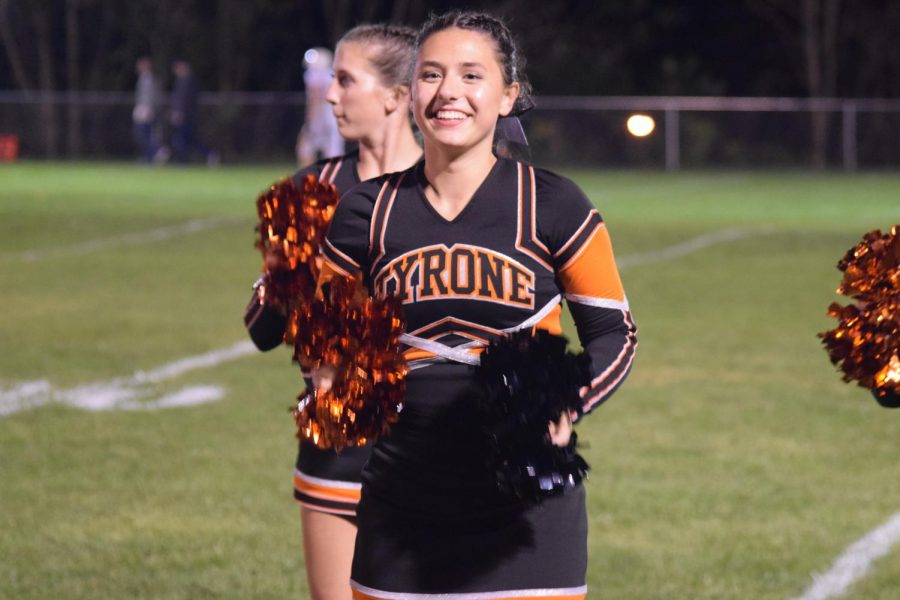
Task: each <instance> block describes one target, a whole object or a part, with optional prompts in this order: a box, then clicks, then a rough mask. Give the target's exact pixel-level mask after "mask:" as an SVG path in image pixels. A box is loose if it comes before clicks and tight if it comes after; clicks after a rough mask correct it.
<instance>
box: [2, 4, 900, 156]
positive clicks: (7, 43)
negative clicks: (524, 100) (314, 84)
mask: <svg viewBox="0 0 900 600" xmlns="http://www.w3.org/2000/svg"><path fill="white" fill-rule="evenodd" d="M448 8H478V9H485V10H489V11H491V12H494V13H496V14H500V15H503V16H505V17H506V18H507V20H508V22H509V23H510V25H511V27H512V28H513V30H514V31H515V32H516V33H517V35H518V36H519V38H520V40H521V42H522V46H523V49H524V52H525V54H526V56H527V57H528V60H529V68H528V73H529V76H530V78H531V80H532V82H533V84H534V86H535V89H536V92H537V93H538V94H539V95H540V94H545V95H551V94H552V95H573V94H586V95H661V94H665V95H747V96H758V95H773V96H810V97H820V96H826V97H830V96H841V97H894V98H896V97H900V44H897V43H896V40H895V38H896V37H897V34H896V32H898V31H900V2H897V0H729V1H719V2H716V1H713V0H693V1H692V0H605V1H603V2H596V1H594V0H554V1H547V0H481V1H478V0H473V1H468V2H448V1H444V0H368V1H365V0H128V1H125V2H123V1H122V0H0V47H2V49H3V52H2V53H0V90H10V89H20V90H56V91H60V90H103V91H129V90H131V89H132V87H133V85H134V60H135V58H136V57H138V56H141V55H148V56H150V57H152V59H153V61H154V64H155V67H156V71H157V72H158V74H160V75H163V76H164V79H163V81H164V82H165V81H166V80H165V78H166V77H170V74H169V65H171V63H172V61H173V60H174V59H176V58H184V59H186V60H188V61H190V62H191V63H192V64H193V65H194V69H195V72H196V74H197V76H198V77H199V79H200V81H201V83H202V86H203V88H204V89H205V90H208V91H234V90H246V91H296V90H299V89H301V88H302V65H301V58H302V55H303V52H304V50H305V49H307V48H309V47H311V46H315V45H324V46H333V44H334V42H335V40H336V39H337V38H339V37H340V35H341V33H342V32H343V31H345V30H346V29H348V28H349V27H352V26H353V25H355V24H357V23H360V22H371V21H391V22H396V23H405V24H410V25H417V24H419V23H421V22H422V20H423V19H424V18H425V17H426V16H427V14H428V13H429V12H431V11H442V10H446V9H448ZM79 110H80V109H79V108H78V106H77V105H72V106H67V107H66V109H65V111H66V112H62V113H61V112H60V111H58V110H54V108H53V106H51V105H49V104H47V105H45V106H42V108H41V111H42V115H41V120H42V122H43V123H44V124H45V126H46V128H47V131H48V134H47V135H48V136H50V137H51V139H47V140H46V142H47V144H48V147H53V148H59V147H63V144H64V146H65V147H67V148H69V149H72V148H77V147H78V145H79V143H80V141H79V139H78V135H79V133H78V128H74V127H73V128H65V130H66V132H67V133H66V136H67V139H65V140H57V139H52V136H53V135H55V133H54V132H56V131H58V130H61V129H62V128H59V127H56V126H55V124H56V123H58V122H59V121H60V120H61V119H66V120H67V121H68V122H75V121H77V119H78V111H79ZM811 118H813V119H814V120H815V119H818V121H816V122H814V123H813V124H812V125H813V128H812V131H813V135H814V137H815V138H816V140H815V141H816V144H815V145H816V146H819V147H824V143H823V140H824V138H825V136H827V131H826V124H825V120H824V116H818V117H817V116H813V117H811Z"/></svg>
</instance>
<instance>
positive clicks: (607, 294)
mask: <svg viewBox="0 0 900 600" xmlns="http://www.w3.org/2000/svg"><path fill="white" fill-rule="evenodd" d="M558 276H559V278H560V281H561V282H562V284H563V288H564V289H565V290H566V293H568V294H575V295H576V296H588V297H592V298H606V299H610V300H617V301H619V302H625V290H624V289H623V288H622V280H621V279H619V270H618V268H617V267H616V260H615V258H614V256H613V251H612V243H611V242H610V240H609V233H608V232H607V231H606V227H604V226H603V225H602V223H601V224H600V225H598V226H597V228H596V229H595V230H594V232H593V233H592V234H591V237H590V238H589V239H588V241H587V242H585V244H584V245H583V246H582V247H581V248H579V249H578V252H576V253H575V255H574V256H573V257H572V258H571V259H570V260H569V261H568V262H567V263H566V264H565V265H564V266H563V267H562V268H561V269H560V270H559V271H558Z"/></svg>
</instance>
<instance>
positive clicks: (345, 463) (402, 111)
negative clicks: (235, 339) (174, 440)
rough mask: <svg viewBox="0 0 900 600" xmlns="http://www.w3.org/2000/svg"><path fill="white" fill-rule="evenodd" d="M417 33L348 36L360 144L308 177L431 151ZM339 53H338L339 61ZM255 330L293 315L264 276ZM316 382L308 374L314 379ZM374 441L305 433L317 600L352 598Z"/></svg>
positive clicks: (344, 55) (371, 30)
mask: <svg viewBox="0 0 900 600" xmlns="http://www.w3.org/2000/svg"><path fill="white" fill-rule="evenodd" d="M415 36H416V33H415V31H414V30H412V29H409V28H407V27H398V26H393V25H360V26H358V27H355V28H354V29H351V30H350V31H348V32H347V33H346V34H345V35H344V36H343V37H342V38H341V40H340V41H339V42H338V44H337V47H336V51H335V59H334V77H333V78H332V77H331V76H330V75H329V83H328V86H326V89H325V90H324V91H323V95H322V97H323V99H325V100H327V104H326V106H327V108H328V114H329V117H330V119H331V120H332V121H335V119H336V123H337V128H338V129H339V132H340V135H341V136H343V138H344V139H347V140H350V141H354V142H356V143H357V144H358V149H357V150H354V151H352V152H349V153H347V154H344V155H340V156H335V157H332V158H328V159H324V160H321V161H319V162H316V163H313V164H310V165H307V166H305V167H304V168H302V169H300V170H299V171H298V172H297V173H296V174H294V176H293V179H294V182H295V183H296V184H298V185H301V182H302V181H303V179H304V178H305V177H306V176H307V175H309V174H312V175H314V176H315V177H317V178H318V179H319V180H320V181H325V182H328V183H331V184H333V185H334V186H335V187H336V188H337V190H338V192H339V193H343V192H346V191H347V190H348V189H350V188H352V187H353V186H355V185H357V184H358V183H360V182H361V181H364V180H367V179H371V178H373V177H377V176H379V175H382V174H384V173H393V172H396V171H402V170H404V169H407V168H409V167H411V166H412V165H414V164H415V163H416V162H418V161H419V159H420V158H421V157H422V149H421V148H420V147H419V145H418V142H417V141H416V138H415V136H414V135H413V129H412V123H411V119H410V84H409V74H410V70H411V68H412V60H413V52H414V43H415ZM329 62H330V61H329ZM244 324H245V326H246V327H247V331H248V333H249V334H250V338H251V339H252V340H253V342H254V343H255V344H256V346H257V347H258V348H259V349H260V350H263V351H266V350H271V349H272V348H275V347H277V346H280V345H281V343H282V340H283V337H284V331H285V327H286V324H287V316H286V315H284V314H281V313H279V312H278V311H277V310H276V309H275V308H274V307H272V306H269V305H266V304H265V289H264V288H263V287H262V286H261V285H259V283H258V284H257V289H256V291H255V293H254V294H253V296H252V298H251V300H250V304H249V305H248V306H247V309H246V311H245V313H244ZM310 385H311V382H310V381H309V380H308V379H307V387H309V386H310ZM370 452H371V446H364V447H362V448H354V447H350V448H344V449H343V450H342V451H341V452H340V454H337V453H336V452H335V451H334V450H322V449H319V448H317V447H316V446H315V445H314V444H312V443H310V442H305V441H302V442H300V447H299V452H298V455H297V462H296V468H295V470H294V477H293V480H294V498H295V499H296V500H297V502H298V503H299V504H300V517H301V526H302V531H303V550H304V558H305V562H306V573H307V578H308V581H309V589H310V595H311V597H312V598H313V600H344V599H349V598H350V597H351V591H350V583H349V581H350V564H351V561H352V558H353V546H354V541H355V539H356V504H357V502H358V501H359V490H360V487H361V484H360V472H361V471H362V467H363V464H365V462H366V460H367V459H368V457H369V454H370Z"/></svg>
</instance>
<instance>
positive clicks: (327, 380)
mask: <svg viewBox="0 0 900 600" xmlns="http://www.w3.org/2000/svg"><path fill="white" fill-rule="evenodd" d="M336 374H337V369H335V368H334V367H332V366H329V365H322V366H321V367H314V368H313V370H312V382H313V387H314V388H315V389H317V390H320V391H322V392H327V391H328V390H330V389H331V386H332V385H334V376H335V375H336Z"/></svg>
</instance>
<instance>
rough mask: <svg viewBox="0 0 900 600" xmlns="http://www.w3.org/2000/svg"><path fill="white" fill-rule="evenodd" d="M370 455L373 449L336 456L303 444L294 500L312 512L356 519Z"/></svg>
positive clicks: (345, 450) (298, 462) (295, 469)
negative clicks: (362, 482)
mask: <svg viewBox="0 0 900 600" xmlns="http://www.w3.org/2000/svg"><path fill="white" fill-rule="evenodd" d="M370 453H371V445H369V446H363V447H362V448H344V449H343V450H341V452H340V453H337V452H335V451H334V450H322V449H320V448H317V447H316V446H315V445H314V444H311V443H309V442H301V443H300V451H299V453H298V454H297V465H296V467H295V468H294V499H295V500H296V501H297V502H299V503H300V504H301V505H302V506H305V507H307V508H311V509H313V510H317V511H321V512H327V513H331V514H335V515H344V516H349V517H353V516H356V505H357V504H358V503H359V496H360V487H361V483H360V472H361V471H362V468H363V465H365V463H366V460H367V459H368V458H369V454H370Z"/></svg>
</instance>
